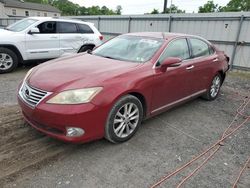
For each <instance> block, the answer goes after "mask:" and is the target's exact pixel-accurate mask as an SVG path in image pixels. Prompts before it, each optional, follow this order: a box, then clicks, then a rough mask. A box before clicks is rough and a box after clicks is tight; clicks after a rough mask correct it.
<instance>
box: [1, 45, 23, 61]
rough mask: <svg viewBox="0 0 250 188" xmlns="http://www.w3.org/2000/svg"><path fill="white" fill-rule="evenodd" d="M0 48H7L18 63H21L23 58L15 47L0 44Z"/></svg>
mask: <svg viewBox="0 0 250 188" xmlns="http://www.w3.org/2000/svg"><path fill="white" fill-rule="evenodd" d="M0 48H7V49H9V50H12V51H13V52H14V53H15V54H16V55H17V57H18V63H22V62H23V56H22V54H21V52H20V51H19V49H18V48H17V47H16V46H14V45H11V44H0Z"/></svg>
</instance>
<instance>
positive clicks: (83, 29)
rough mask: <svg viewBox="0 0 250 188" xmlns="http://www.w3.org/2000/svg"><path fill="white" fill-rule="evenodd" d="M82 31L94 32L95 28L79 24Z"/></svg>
mask: <svg viewBox="0 0 250 188" xmlns="http://www.w3.org/2000/svg"><path fill="white" fill-rule="evenodd" d="M78 27H79V31H80V33H94V32H93V30H92V29H91V28H90V27H89V26H88V25H85V24H78Z"/></svg>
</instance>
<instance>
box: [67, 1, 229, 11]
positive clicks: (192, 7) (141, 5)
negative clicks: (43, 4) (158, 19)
mask: <svg viewBox="0 0 250 188" xmlns="http://www.w3.org/2000/svg"><path fill="white" fill-rule="evenodd" d="M70 1H72V2H74V3H78V4H79V5H81V6H85V7H90V6H93V5H95V6H96V5H99V6H104V5H105V6H107V7H108V8H111V9H114V10H115V9H116V6H117V5H121V6H122V9H123V10H122V14H144V13H149V12H151V11H152V10H153V9H154V8H156V9H158V10H159V11H162V9H163V3H164V0H137V1H136V0H70ZM207 1H208V0H172V2H173V4H175V5H177V6H178V7H179V8H180V9H182V10H186V12H187V13H192V12H193V11H194V12H198V7H199V6H202V5H203V4H205V3H206V2H207ZM214 2H215V3H217V4H219V5H220V6H225V5H226V4H227V3H228V2H229V0H214ZM170 3H171V0H168V7H169V6H170Z"/></svg>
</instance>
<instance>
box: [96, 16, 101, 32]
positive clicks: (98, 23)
mask: <svg viewBox="0 0 250 188" xmlns="http://www.w3.org/2000/svg"><path fill="white" fill-rule="evenodd" d="M100 22H101V17H100V16H98V22H97V28H98V30H99V31H100V25H101V24H100Z"/></svg>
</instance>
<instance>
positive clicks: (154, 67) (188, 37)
mask: <svg viewBox="0 0 250 188" xmlns="http://www.w3.org/2000/svg"><path fill="white" fill-rule="evenodd" d="M190 38H195V39H199V40H201V41H203V42H205V43H206V44H207V45H208V46H210V47H212V48H213V46H212V44H211V43H209V41H207V40H205V39H203V38H200V37H196V36H181V37H178V38H175V39H172V40H171V41H170V42H169V43H168V44H167V46H166V47H165V49H164V50H163V51H162V52H161V54H160V55H159V57H158V59H157V60H156V61H155V63H154V65H153V67H152V69H156V68H159V66H156V64H157V62H158V61H159V59H160V58H161V56H162V54H163V53H164V52H165V51H166V49H167V47H168V46H169V44H171V43H172V42H174V41H175V40H178V39H186V40H188V39H190ZM187 43H188V42H187ZM188 48H190V46H189V45H188ZM213 49H214V48H213ZM189 51H190V49H189ZM215 54H216V51H215V49H214V53H213V54H209V55H208V56H199V57H195V58H190V59H184V60H182V61H181V62H182V63H185V62H188V61H191V60H196V59H200V58H204V57H210V56H213V55H215Z"/></svg>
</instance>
